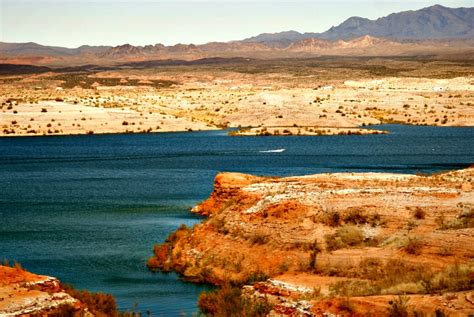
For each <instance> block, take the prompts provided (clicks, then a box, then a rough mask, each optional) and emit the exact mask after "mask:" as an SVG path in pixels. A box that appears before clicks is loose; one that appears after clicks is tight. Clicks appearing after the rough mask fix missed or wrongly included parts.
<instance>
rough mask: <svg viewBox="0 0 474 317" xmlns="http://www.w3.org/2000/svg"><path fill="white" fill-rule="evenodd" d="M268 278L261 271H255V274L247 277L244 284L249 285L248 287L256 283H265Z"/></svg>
mask: <svg viewBox="0 0 474 317" xmlns="http://www.w3.org/2000/svg"><path fill="white" fill-rule="evenodd" d="M269 278H270V277H269V276H268V275H267V274H266V273H264V272H262V271H255V272H252V273H251V274H250V275H249V276H248V277H247V280H246V281H245V283H244V284H249V285H252V284H254V283H256V282H263V281H266V280H268V279H269Z"/></svg>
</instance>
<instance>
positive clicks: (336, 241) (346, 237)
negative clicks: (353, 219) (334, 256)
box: [325, 225, 364, 251]
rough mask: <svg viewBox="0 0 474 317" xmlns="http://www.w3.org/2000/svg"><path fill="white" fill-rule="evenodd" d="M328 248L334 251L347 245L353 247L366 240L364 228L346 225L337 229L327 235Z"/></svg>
mask: <svg viewBox="0 0 474 317" xmlns="http://www.w3.org/2000/svg"><path fill="white" fill-rule="evenodd" d="M325 240H326V249H327V250H328V251H334V250H337V249H342V248H345V247H352V246H356V245H359V244H361V243H362V242H363V241H364V235H363V233H362V230H361V229H360V228H358V227H356V226H352V225H344V226H342V227H340V228H338V229H337V230H336V232H335V233H334V234H329V235H326V236H325Z"/></svg>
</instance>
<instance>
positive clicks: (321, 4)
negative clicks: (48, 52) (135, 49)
mask: <svg viewBox="0 0 474 317" xmlns="http://www.w3.org/2000/svg"><path fill="white" fill-rule="evenodd" d="M433 4H441V5H444V6H448V7H472V6H474V0H460V1H444V0H438V1H430V0H414V1H410V0H397V1H388V0H363V1H359V0H357V1H356V0H354V1H351V0H323V1H318V0H313V1H310V0H306V1H305V0H295V1H271V0H260V1H250V0H244V1H236V0H214V1H201V0H139V1H132V0H128V1H123V0H122V1H112V0H95V1H90V0H0V41H3V42H37V43H40V44H45V45H57V46H66V47H77V46H80V45H83V44H89V45H101V44H102V45H119V44H124V43H130V44H133V45H145V44H155V43H163V44H166V45H170V44H176V43H195V44H201V43H206V42H209V41H229V40H239V39H243V38H246V37H250V36H253V35H257V34H259V33H263V32H279V31H286V30H296V31H300V32H323V31H325V30H327V29H328V28H330V27H331V26H333V25H337V24H339V23H341V22H343V21H344V20H345V19H347V18H349V17H351V16H362V17H367V18H370V19H375V18H378V17H382V16H385V15H387V14H390V13H392V12H399V11H405V10H417V9H420V8H423V7H426V6H430V5H433Z"/></svg>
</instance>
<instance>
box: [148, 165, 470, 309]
mask: <svg viewBox="0 0 474 317" xmlns="http://www.w3.org/2000/svg"><path fill="white" fill-rule="evenodd" d="M473 182H474V169H473V168H466V169H462V170H455V171H449V172H443V173H437V174H433V175H430V176H419V175H412V174H394V173H336V174H334V173H326V174H314V175H307V176H295V177H260V176H253V175H248V174H240V173H220V174H218V175H217V176H216V178H215V181H214V191H213V192H212V193H211V195H210V196H209V198H208V199H206V200H205V201H203V202H202V203H200V204H199V205H197V206H195V207H194V208H193V209H192V212H193V213H196V214H199V215H202V216H205V217H206V218H205V219H204V220H203V221H202V222H201V223H200V224H198V225H195V226H194V227H193V228H187V227H186V226H181V227H180V228H179V229H178V230H177V231H176V232H174V233H171V234H170V235H169V237H168V238H167V239H166V240H165V242H164V243H163V244H157V245H155V247H154V255H153V256H152V257H151V258H150V259H149V261H148V263H147V265H148V267H149V268H150V269H151V270H152V271H153V270H161V271H165V272H166V271H175V272H177V273H179V274H180V275H181V276H182V277H183V278H184V279H185V280H188V281H192V282H208V283H211V284H214V285H218V286H220V287H221V289H220V290H218V291H216V292H214V293H207V294H204V295H201V297H200V307H201V309H203V310H204V311H206V309H210V307H211V306H212V305H211V304H210V303H211V302H212V301H213V300H218V298H219V296H227V295H225V294H228V293H227V292H228V291H229V290H228V287H229V285H234V286H232V287H234V288H235V287H236V289H235V292H238V293H239V294H241V296H244V297H245V298H246V299H247V300H249V301H250V302H251V303H253V304H252V305H259V304H258V303H260V304H262V302H260V300H261V299H262V298H265V303H264V304H265V305H269V306H268V307H271V310H269V311H268V312H270V311H273V312H277V313H278V312H281V311H284V310H289V311H292V312H296V311H298V307H300V308H301V307H303V306H304V307H305V308H304V312H305V313H306V314H307V316H319V313H324V312H325V313H334V314H336V313H344V309H341V308H340V306H339V304H340V302H341V300H343V299H344V298H346V299H345V300H346V301H349V302H351V305H352V306H353V313H354V312H357V313H358V314H360V315H361V316H362V315H364V313H367V312H369V311H372V309H374V311H375V312H377V314H385V313H386V311H387V309H390V305H391V304H390V302H391V300H393V299H394V298H396V296H399V295H401V294H406V295H404V296H407V298H408V299H407V303H408V307H410V308H412V309H417V310H418V311H420V312H423V313H432V312H434V310H435V309H441V310H442V311H444V312H445V313H448V314H450V315H453V316H457V315H456V310H452V309H451V308H450V307H451V306H450V305H456V307H459V308H458V310H457V311H458V312H463V313H465V312H467V311H469V307H470V305H471V304H470V302H469V301H468V300H466V301H463V300H460V301H459V300H458V299H459V298H461V297H462V298H464V297H465V298H467V299H468V298H473V299H474V290H472V289H471V288H469V287H468V288H467V289H465V288H464V286H455V285H454V284H453V285H452V286H449V287H450V288H449V290H445V289H444V287H445V286H441V285H439V286H436V285H437V284H436V283H438V282H436V278H437V277H436V276H440V275H443V274H451V273H448V272H451V271H450V270H453V269H456V267H457V266H460V267H462V270H466V272H472V273H474V266H472V263H470V262H469V259H470V258H471V257H472V256H474V254H473V253H472V250H471V248H470V246H471V245H472V243H474V232H473V231H472V229H471V228H472V227H473V226H474V222H473V221H474V220H472V219H473V216H474V205H473V204H472V202H473V201H474V191H473ZM439 206H442V210H440V209H439V208H440V207H439ZM460 215H461V216H460ZM464 217H467V218H464ZM463 219H464V220H463ZM464 221H466V222H464ZM443 250H450V251H449V252H445V251H443ZM427 265H428V266H429V269H427V268H426V266H427ZM394 269H396V270H398V269H400V270H402V271H406V272H411V271H414V272H419V273H416V274H421V272H426V277H425V278H426V279H431V280H430V281H431V282H430V283H433V284H432V286H431V287H434V288H435V291H434V293H433V290H429V289H425V288H424V286H422V285H423V284H417V283H419V281H418V280H417V279H418V278H419V277H417V275H414V276H412V275H410V274H408V275H401V276H400V275H399V274H398V273H395V272H393V274H394V275H393V276H392V275H390V274H392V273H390V272H392V270H394ZM367 270H368V271H367ZM373 270H376V271H373ZM331 272H332V273H331ZM374 272H387V273H377V274H379V275H380V274H381V275H380V276H379V275H377V274H375V273H374ZM469 274H471V273H469ZM377 276H379V277H377ZM374 278H375V279H374ZM361 279H362V280H365V281H366V282H364V283H363V284H361V285H359V286H356V285H357V283H359V281H360V280H361ZM387 279H388V280H387ZM385 280H387V281H386V282H383V283H386V284H381V283H382V282H381V281H385ZM312 281H313V282H312ZM468 281H469V277H468V275H463V277H462V278H460V280H459V282H460V283H461V284H462V283H468ZM453 282H454V281H453ZM353 284H354V286H351V285H353ZM415 285H418V286H415ZM463 285H464V284H463ZM351 287H354V288H351ZM438 287H439V289H437V288H438ZM316 289H317V292H316V291H315V290H316ZM436 289H437V290H436ZM361 291H362V292H366V293H360V292H361ZM344 294H345V295H344ZM433 294H437V295H433ZM439 294H441V295H439ZM443 294H449V296H450V298H451V300H448V302H449V301H451V302H450V304H449V305H448V306H446V305H444V304H443V303H445V302H446V300H447V299H446V298H447V297H446V296H448V295H446V296H445V295H443ZM343 295H344V296H345V297H344V296H343ZM360 295H363V296H365V297H363V298H359V297H358V296H360ZM303 299H304V300H303ZM371 301H376V302H378V305H377V306H376V307H374V306H373V305H372V304H369V303H370V302H371ZM417 301H419V302H422V303H424V304H423V305H421V306H420V305H416V302H417ZM209 305H211V306H209ZM302 305H303V306H302ZM331 307H332V308H331ZM338 307H339V308H338ZM319 309H323V310H322V311H320V310H319ZM463 313H461V315H462V314H463Z"/></svg>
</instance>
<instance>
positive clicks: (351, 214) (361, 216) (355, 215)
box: [322, 208, 382, 227]
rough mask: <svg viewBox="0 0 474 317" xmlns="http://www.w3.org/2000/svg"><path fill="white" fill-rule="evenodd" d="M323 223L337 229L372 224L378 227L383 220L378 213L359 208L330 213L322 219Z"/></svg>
mask: <svg viewBox="0 0 474 317" xmlns="http://www.w3.org/2000/svg"><path fill="white" fill-rule="evenodd" d="M322 223H324V224H326V225H328V226H331V227H337V226H339V225H341V224H342V223H344V224H352V225H362V224H370V225H371V226H377V225H380V224H382V219H381V217H380V215H379V214H377V213H368V212H365V211H363V210H361V209H359V208H351V209H349V210H347V211H346V212H344V213H341V212H339V211H330V212H328V213H326V215H325V216H324V217H323V219H322Z"/></svg>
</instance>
